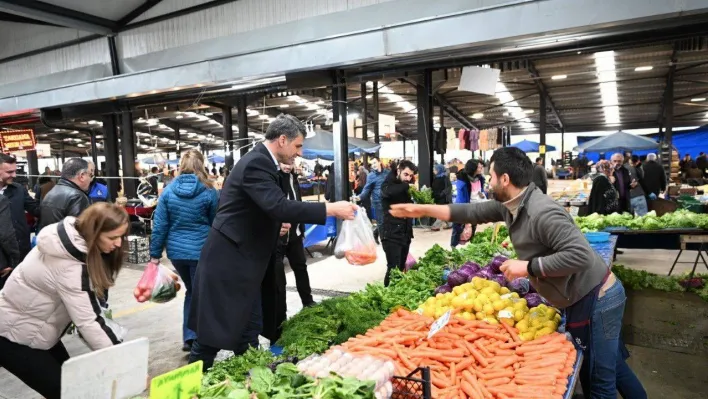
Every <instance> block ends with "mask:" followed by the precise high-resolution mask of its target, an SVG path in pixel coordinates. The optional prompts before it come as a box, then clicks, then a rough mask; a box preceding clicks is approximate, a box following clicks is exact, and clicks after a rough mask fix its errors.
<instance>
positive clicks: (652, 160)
mask: <svg viewBox="0 0 708 399" xmlns="http://www.w3.org/2000/svg"><path fill="white" fill-rule="evenodd" d="M642 168H643V169H644V182H643V183H644V193H645V194H646V195H647V196H648V197H650V199H652V198H651V197H652V194H654V195H653V197H658V196H659V195H660V194H661V193H663V192H664V191H666V171H665V170H664V167H663V166H661V165H660V164H659V162H657V161H656V154H649V155H647V161H646V162H644V165H642Z"/></svg>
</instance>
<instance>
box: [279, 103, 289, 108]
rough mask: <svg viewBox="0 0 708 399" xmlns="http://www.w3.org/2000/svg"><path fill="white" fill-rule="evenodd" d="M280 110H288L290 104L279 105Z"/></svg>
mask: <svg viewBox="0 0 708 399" xmlns="http://www.w3.org/2000/svg"><path fill="white" fill-rule="evenodd" d="M279 107H280V108H290V104H281V105H279Z"/></svg>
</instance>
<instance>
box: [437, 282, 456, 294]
mask: <svg viewBox="0 0 708 399" xmlns="http://www.w3.org/2000/svg"><path fill="white" fill-rule="evenodd" d="M448 292H452V287H450V286H449V285H447V284H443V285H441V286H440V287H438V288H436V289H435V295H437V294H447V293H448Z"/></svg>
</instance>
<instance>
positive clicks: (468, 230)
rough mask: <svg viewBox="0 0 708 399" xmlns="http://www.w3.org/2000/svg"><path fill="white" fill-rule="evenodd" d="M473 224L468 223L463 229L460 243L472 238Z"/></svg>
mask: <svg viewBox="0 0 708 399" xmlns="http://www.w3.org/2000/svg"><path fill="white" fill-rule="evenodd" d="M472 233H473V231H472V225H471V224H469V223H468V224H466V225H465V228H464V229H462V234H460V244H464V243H466V242H468V241H469V240H471V239H472Z"/></svg>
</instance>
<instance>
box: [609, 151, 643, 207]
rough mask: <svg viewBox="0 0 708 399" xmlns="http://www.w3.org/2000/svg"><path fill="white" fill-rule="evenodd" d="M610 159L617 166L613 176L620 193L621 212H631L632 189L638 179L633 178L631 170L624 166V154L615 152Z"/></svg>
mask: <svg viewBox="0 0 708 399" xmlns="http://www.w3.org/2000/svg"><path fill="white" fill-rule="evenodd" d="M610 159H611V161H610V162H612V166H613V167H614V168H615V171H614V173H613V176H614V177H615V182H614V185H615V188H616V189H617V192H618V193H619V206H620V209H619V213H622V212H629V210H630V191H631V190H632V189H633V188H634V187H636V186H637V181H636V180H633V179H632V176H631V175H630V174H629V170H628V169H627V168H626V167H625V166H624V155H622V154H620V153H619V152H618V153H615V154H613V155H612V158H610Z"/></svg>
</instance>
